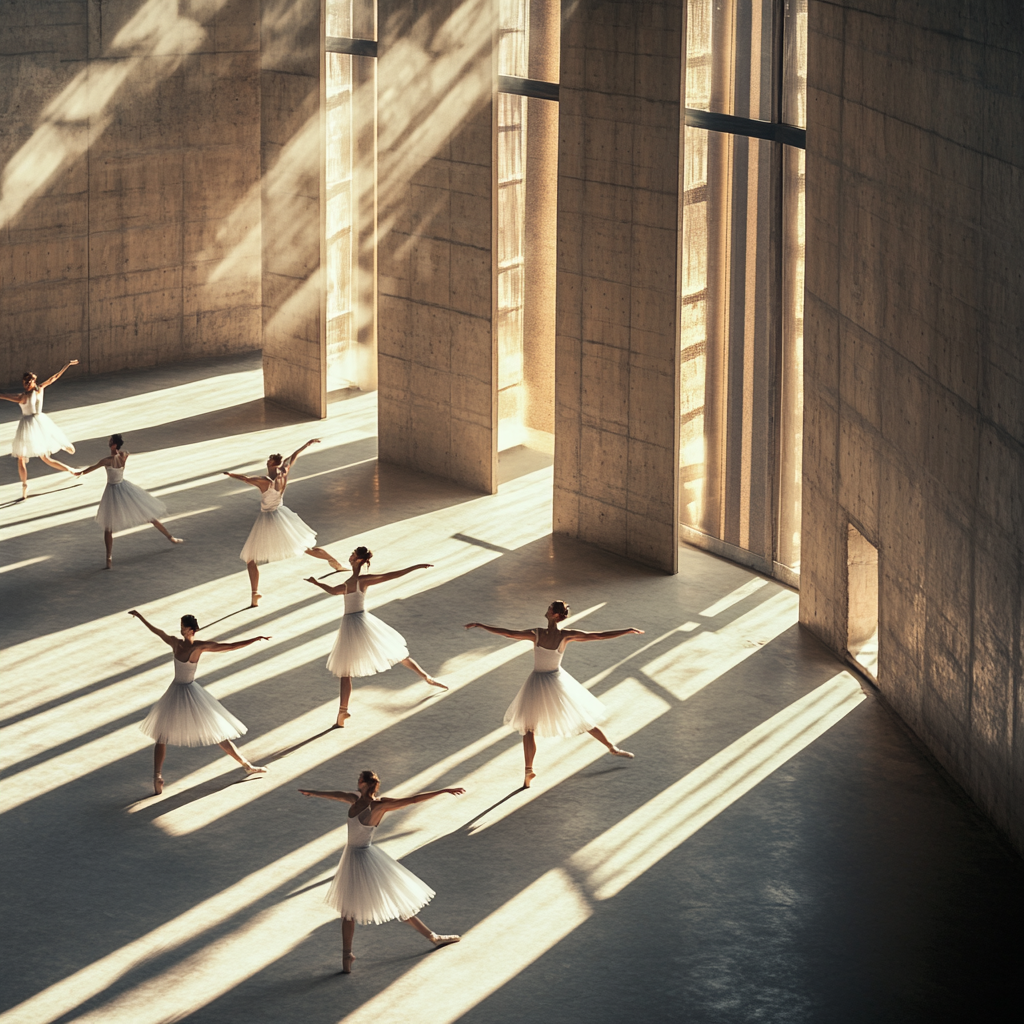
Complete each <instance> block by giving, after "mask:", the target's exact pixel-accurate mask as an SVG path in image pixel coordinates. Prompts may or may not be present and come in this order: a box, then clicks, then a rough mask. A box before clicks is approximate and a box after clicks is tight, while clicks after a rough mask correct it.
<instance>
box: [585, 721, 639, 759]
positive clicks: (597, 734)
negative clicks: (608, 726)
mask: <svg viewBox="0 0 1024 1024" xmlns="http://www.w3.org/2000/svg"><path fill="white" fill-rule="evenodd" d="M587 732H589V733H590V735H591V736H593V737H594V739H595V740H597V741H598V742H599V743H603V744H604V745H605V746H606V747H607V748H608V753H609V754H614V755H615V756H616V757H629V758H632V757H633V756H634V755H633V754H631V753H630V752H629V751H628V750H622V749H621V748H620V747H617V746H615V744H614V743H612V741H611V740H610V739H608V737H607V736H605V734H604V733H603V732H601V730H600V729H596V728H595V729H588V730H587Z"/></svg>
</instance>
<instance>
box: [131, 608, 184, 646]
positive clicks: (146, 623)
mask: <svg viewBox="0 0 1024 1024" xmlns="http://www.w3.org/2000/svg"><path fill="white" fill-rule="evenodd" d="M128 614H129V615H134V616H135V618H137V619H138V620H139V622H141V623H142V624H143V625H144V626H145V627H146V629H148V630H149V631H150V633H156V635H157V636H158V637H160V639H161V640H163V642H164V643H165V644H170V645H171V647H173V646H174V637H172V636H168V635H167V634H166V633H165V632H164V631H163V630H162V629H157V628H156V626H154V625H153V623H152V622H150V621H149V620H148V619H147V618H146V616H145V615H143V614H142V612H137V611H136V610H135V609H134V608H133V609H132V610H131V611H130V612H129V613H128Z"/></svg>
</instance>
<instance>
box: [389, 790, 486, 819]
mask: <svg viewBox="0 0 1024 1024" xmlns="http://www.w3.org/2000/svg"><path fill="white" fill-rule="evenodd" d="M465 792H466V791H465V790H464V789H461V788H459V789H435V790H433V792H430V793H417V794H416V795H415V796H403V797H388V796H382V797H381V798H380V802H379V803H378V805H377V807H378V810H379V811H380V815H381V817H383V816H384V815H385V814H387V812H388V811H397V810H399V809H401V808H402V807H409V806H410V805H412V804H421V803H423V801H424V800H430V799H431V798H432V797H435V796H441V794H442V793H451V795H452V796H462V794H463V793H465ZM374 817H376V815H374ZM378 820H380V819H378Z"/></svg>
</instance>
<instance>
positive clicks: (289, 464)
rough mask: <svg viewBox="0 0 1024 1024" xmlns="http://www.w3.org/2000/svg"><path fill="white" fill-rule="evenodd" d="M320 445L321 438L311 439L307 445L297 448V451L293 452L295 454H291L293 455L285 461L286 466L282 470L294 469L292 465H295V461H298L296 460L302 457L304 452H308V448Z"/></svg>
mask: <svg viewBox="0 0 1024 1024" xmlns="http://www.w3.org/2000/svg"><path fill="white" fill-rule="evenodd" d="M319 443H320V438H319V437H311V438H310V439H309V440H308V441H307V442H306V443H305V444H304V445H303V446H302V447H301V448H296V449H295V451H293V452H292V453H291V455H289V456H288V458H287V459H285V460H284V466H283V467H282V468H283V469H285V470H289V469H291V467H292V463H293V462H294V461H295V460H296V459H297V458H298V457H299V456H300V455H301V454H302V453H303V452H304V451H305V450H306V449H307V448H308V447H309V446H310V445H311V444H319Z"/></svg>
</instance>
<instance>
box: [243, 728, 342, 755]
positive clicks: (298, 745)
mask: <svg viewBox="0 0 1024 1024" xmlns="http://www.w3.org/2000/svg"><path fill="white" fill-rule="evenodd" d="M337 731H338V726H336V725H329V726H327V728H326V729H324V730H323V731H322V732H318V733H316V734H315V735H313V736H310V737H309V739H306V740H299V742H298V743H293V744H292V745H291V746H290V747H282V748H281V749H280V750H275V751H274V753H272V754H267V756H266V757H262V758H260V760H261V761H262V762H263V764H270V763H271V762H272V761H280V760H281V758H282V757H287V756H288V755H289V754H294V753H295V751H296V750H301V749H302V748H303V747H304V746H306V744H307V743H312V742H313V741H314V740H318V739H320V737H321V736H326V735H327V734H328V733H329V732H337Z"/></svg>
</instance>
